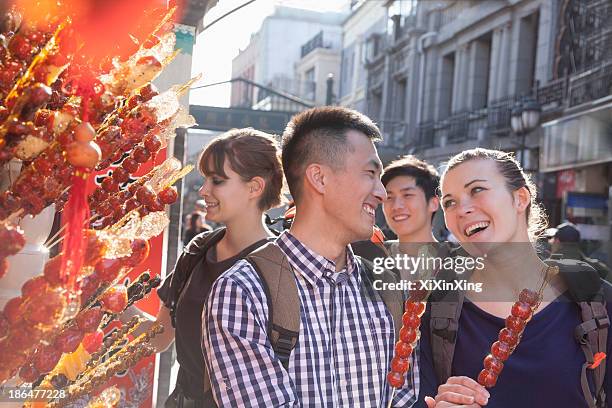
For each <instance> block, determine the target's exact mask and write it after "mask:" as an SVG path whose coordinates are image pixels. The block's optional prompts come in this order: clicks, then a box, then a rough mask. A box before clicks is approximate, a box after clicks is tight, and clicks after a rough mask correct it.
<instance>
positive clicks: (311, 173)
mask: <svg viewBox="0 0 612 408" xmlns="http://www.w3.org/2000/svg"><path fill="white" fill-rule="evenodd" d="M304 173H305V179H306V180H305V183H307V184H308V185H309V186H310V187H311V188H313V189H314V190H315V191H317V192H318V193H319V194H323V193H325V183H326V182H327V169H326V166H323V165H321V164H318V163H312V164H309V165H308V167H306V171H305V172H304Z"/></svg>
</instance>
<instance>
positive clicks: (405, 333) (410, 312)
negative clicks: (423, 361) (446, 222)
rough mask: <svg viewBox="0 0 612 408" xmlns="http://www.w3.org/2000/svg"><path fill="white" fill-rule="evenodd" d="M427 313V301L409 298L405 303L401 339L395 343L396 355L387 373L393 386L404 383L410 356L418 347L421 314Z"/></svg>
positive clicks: (400, 385)
mask: <svg viewBox="0 0 612 408" xmlns="http://www.w3.org/2000/svg"><path fill="white" fill-rule="evenodd" d="M423 313H425V302H414V301H412V300H411V299H408V300H407V301H406V303H405V305H404V315H403V316H402V323H403V325H402V328H401V330H400V332H399V340H398V342H397V343H396V344H395V356H394V357H393V360H391V371H390V372H389V373H388V374H387V381H388V382H389V384H390V385H391V387H393V388H401V387H402V386H403V385H404V381H405V375H406V372H408V368H409V366H410V363H409V360H408V359H409V358H410V355H411V354H412V351H413V350H414V349H415V348H416V345H417V342H418V340H419V337H420V332H419V327H420V325H421V316H422V315H423Z"/></svg>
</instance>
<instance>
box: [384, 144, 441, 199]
mask: <svg viewBox="0 0 612 408" xmlns="http://www.w3.org/2000/svg"><path fill="white" fill-rule="evenodd" d="M399 176H410V177H412V178H414V181H415V183H416V185H417V186H419V187H420V188H421V190H423V193H425V199H426V200H427V201H428V202H429V200H431V199H432V198H433V197H435V196H436V194H438V188H439V186H440V175H439V174H438V171H437V170H436V168H435V167H434V166H432V165H431V164H429V163H427V162H426V161H423V160H420V159H418V158H417V157H415V156H413V155H406V156H403V157H400V158H399V159H397V160H394V161H392V162H391V163H389V164H388V165H387V166H386V167H385V169H384V170H383V174H382V177H381V178H380V181H382V183H383V185H384V186H385V187H387V184H388V183H389V182H390V181H391V180H392V179H394V178H395V177H399Z"/></svg>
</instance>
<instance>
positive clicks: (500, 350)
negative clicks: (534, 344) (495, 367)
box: [491, 341, 512, 361]
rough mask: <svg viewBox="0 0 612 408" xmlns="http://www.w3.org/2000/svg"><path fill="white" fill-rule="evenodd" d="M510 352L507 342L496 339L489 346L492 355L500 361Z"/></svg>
mask: <svg viewBox="0 0 612 408" xmlns="http://www.w3.org/2000/svg"><path fill="white" fill-rule="evenodd" d="M511 353H512V348H511V347H510V345H509V344H507V343H504V342H501V341H496V342H495V343H493V345H492V346H491V354H493V357H495V358H497V359H498V360H500V361H506V360H507V359H508V358H509V357H510V354H511Z"/></svg>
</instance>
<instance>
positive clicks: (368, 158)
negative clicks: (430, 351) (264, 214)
mask: <svg viewBox="0 0 612 408" xmlns="http://www.w3.org/2000/svg"><path fill="white" fill-rule="evenodd" d="M377 140H380V132H379V130H378V128H377V127H376V125H375V124H374V123H373V122H372V121H371V120H370V119H369V118H367V117H366V116H364V115H362V114H360V113H358V112H355V111H352V110H349V109H345V108H340V107H323V108H314V109H310V110H308V111H305V112H303V113H300V114H298V115H297V116H295V117H294V118H293V119H292V120H291V122H290V123H289V125H288V126H287V129H286V130H285V133H284V135H283V157H282V161H283V170H284V171H285V176H286V178H287V184H288V186H289V190H290V191H291V194H292V196H293V198H294V200H295V204H296V208H297V212H296V216H295V220H294V222H293V225H292V227H291V229H290V230H289V231H285V232H284V233H283V234H282V235H281V236H280V237H279V238H278V239H277V241H276V244H277V245H278V246H279V247H280V249H281V250H282V251H283V252H284V254H285V255H286V256H287V258H288V260H289V262H290V264H291V267H292V269H293V271H294V273H295V280H296V284H297V288H298V292H299V298H300V303H301V305H300V306H301V309H300V310H301V316H300V333H299V338H298V342H297V344H296V346H295V348H294V349H293V351H292V353H291V356H290V358H289V365H288V369H285V368H284V366H283V365H282V363H281V361H280V360H279V359H278V357H277V356H276V355H275V353H274V350H273V349H272V346H271V344H270V341H269V333H268V332H267V327H268V318H269V316H268V305H267V299H266V296H265V291H264V288H263V286H262V282H261V281H260V278H259V277H258V274H257V272H256V271H255V270H254V269H253V267H252V266H251V265H250V264H249V262H248V261H246V260H242V261H239V262H238V263H236V264H235V265H234V266H233V267H232V268H231V269H229V270H228V271H226V272H225V273H224V274H223V275H221V276H220V277H219V278H218V279H217V281H216V282H215V284H214V285H213V287H212V289H211V292H210V295H209V298H208V301H207V304H206V305H205V306H204V311H203V314H202V322H203V328H202V335H203V338H202V348H203V351H204V356H205V361H206V365H207V370H208V373H209V374H210V378H211V383H212V389H213V394H214V398H215V401H216V402H217V404H218V405H219V406H221V407H317V408H318V407H351V408H353V407H366V408H372V407H385V408H386V407H387V406H388V403H389V399H390V398H391V389H390V387H389V386H388V384H387V382H386V374H387V372H388V371H389V365H390V361H391V358H392V357H393V345H394V333H395V330H394V323H393V319H392V316H391V314H390V313H389V311H388V310H387V309H386V307H385V305H384V303H383V302H381V301H373V300H372V297H371V296H364V293H363V291H365V292H366V294H367V293H368V292H370V293H373V292H374V289H373V288H372V285H371V283H370V281H369V280H368V279H366V278H364V275H363V274H362V273H363V271H362V270H361V269H362V268H361V266H360V264H359V263H358V262H357V261H356V258H355V256H354V254H353V252H352V250H351V247H350V245H349V244H350V243H351V242H354V241H358V240H364V239H368V238H369V237H370V235H371V234H372V227H373V225H374V211H375V209H376V207H377V206H378V205H379V204H380V203H381V202H382V201H383V200H384V199H385V197H386V193H385V189H384V187H383V185H382V183H381V181H380V173H381V170H382V165H381V162H380V159H379V157H378V154H377V152H376V148H375V146H374V142H375V141H377ZM396 324H401V322H396ZM416 354H417V353H416V352H415V353H413V356H414V358H413V359H411V361H410V366H411V370H409V372H408V378H407V380H406V382H405V386H404V388H403V389H401V390H400V391H399V392H397V393H396V394H395V397H394V399H393V403H392V406H394V407H411V406H412V405H413V403H414V402H415V401H416V396H417V395H418V379H419V375H418V362H417V361H416Z"/></svg>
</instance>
